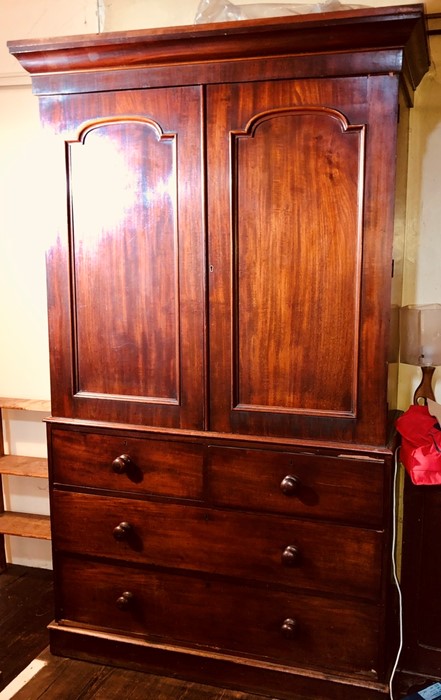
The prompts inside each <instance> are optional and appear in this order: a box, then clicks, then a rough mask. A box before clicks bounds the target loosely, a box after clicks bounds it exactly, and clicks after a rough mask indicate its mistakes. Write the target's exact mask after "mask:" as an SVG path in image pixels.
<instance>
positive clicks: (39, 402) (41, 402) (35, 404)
mask: <svg viewBox="0 0 441 700" xmlns="http://www.w3.org/2000/svg"><path fill="white" fill-rule="evenodd" d="M0 408H9V409H13V410H14V411H42V412H44V413H50V412H51V402H50V401H48V400H46V399H14V398H10V397H6V396H2V397H0Z"/></svg>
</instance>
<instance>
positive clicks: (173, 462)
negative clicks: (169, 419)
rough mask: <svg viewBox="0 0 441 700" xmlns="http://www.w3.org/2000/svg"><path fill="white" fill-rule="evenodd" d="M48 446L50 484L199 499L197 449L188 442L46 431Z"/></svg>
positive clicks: (200, 474) (200, 480)
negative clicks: (48, 437)
mask: <svg viewBox="0 0 441 700" xmlns="http://www.w3.org/2000/svg"><path fill="white" fill-rule="evenodd" d="M49 444H50V455H51V465H52V481H53V483H55V484H57V483H59V484H69V485H73V486H86V487H93V488H97V489H111V490H115V491H131V492H134V493H139V494H157V495H165V496H175V497H177V498H190V499H199V498H201V495H202V483H203V478H202V477H203V460H204V457H203V448H201V447H200V446H199V445H196V444H194V443H180V442H168V441H166V440H154V439H147V438H136V437H130V436H127V435H125V434H124V432H118V433H116V432H112V434H111V435H106V434H102V433H92V432H90V433H89V432H79V431H69V430H61V429H57V428H55V429H54V428H52V430H51V438H50V443H49Z"/></svg>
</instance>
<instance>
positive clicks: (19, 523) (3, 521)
mask: <svg viewBox="0 0 441 700" xmlns="http://www.w3.org/2000/svg"><path fill="white" fill-rule="evenodd" d="M0 533H1V534H4V535H15V536H17V537H32V538H35V539H40V540H50V539H51V529H50V517H49V515H35V514H34V513H14V512H13V511H5V512H4V513H0Z"/></svg>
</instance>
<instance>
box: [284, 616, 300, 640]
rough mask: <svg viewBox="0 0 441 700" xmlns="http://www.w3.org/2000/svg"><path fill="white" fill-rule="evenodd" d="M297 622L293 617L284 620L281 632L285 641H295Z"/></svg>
mask: <svg viewBox="0 0 441 700" xmlns="http://www.w3.org/2000/svg"><path fill="white" fill-rule="evenodd" d="M296 629H297V622H296V621H295V620H293V619H292V617H287V618H286V620H284V622H283V624H282V627H281V628H280V631H281V633H282V635H283V636H284V637H285V639H293V638H294V637H295V634H296Z"/></svg>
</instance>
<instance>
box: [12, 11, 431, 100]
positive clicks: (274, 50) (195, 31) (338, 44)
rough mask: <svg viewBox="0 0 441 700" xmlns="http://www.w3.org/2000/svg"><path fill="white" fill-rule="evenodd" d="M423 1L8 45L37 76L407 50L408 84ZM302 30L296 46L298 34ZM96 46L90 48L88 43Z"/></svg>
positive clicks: (416, 68) (422, 65) (419, 52)
mask: <svg viewBox="0 0 441 700" xmlns="http://www.w3.org/2000/svg"><path fill="white" fill-rule="evenodd" d="M422 11H423V5H417V4H415V5H404V6H396V7H385V8H376V9H372V8H369V9H367V8H366V9H361V10H355V11H354V10H344V11H341V12H339V13H338V14H336V13H321V14H320V15H319V16H318V15H309V16H308V15H297V16H291V17H282V18H279V17H273V18H270V19H260V20H259V19H258V20H251V21H242V22H236V23H231V22H228V23H223V24H222V23H219V24H214V25H213V24H211V25H199V26H194V25H192V26H187V27H173V28H163V29H153V30H149V31H147V32H146V31H144V30H138V31H132V32H124V33H121V34H119V35H115V34H110V35H109V34H104V35H101V36H95V37H94V38H93V39H92V40H91V37H90V35H85V36H82V37H81V36H80V37H77V38H72V37H60V38H58V39H53V38H51V39H37V40H33V41H29V40H22V41H10V42H8V46H9V50H10V52H11V53H12V54H14V55H15V56H16V57H17V58H18V60H19V61H20V62H21V64H22V65H23V66H24V67H25V68H26V70H28V71H29V72H30V73H31V74H34V73H49V72H59V71H63V72H64V71H66V70H70V71H76V70H77V71H80V70H84V69H89V70H90V69H91V68H93V69H94V70H103V69H111V70H115V69H116V68H120V67H121V66H122V65H124V68H126V69H127V68H128V67H132V68H136V69H139V68H142V67H143V66H146V65H147V66H149V67H150V66H155V65H157V64H159V65H163V64H164V63H166V64H171V65H174V64H180V63H188V62H189V61H190V62H192V63H200V62H204V61H207V60H208V61H210V62H211V61H219V60H222V59H228V60H231V59H235V58H236V59H241V58H247V59H249V58H251V57H254V56H257V57H259V58H269V57H271V56H277V55H286V54H290V53H293V52H294V53H299V54H305V53H308V54H314V53H315V52H316V51H317V46H318V45H320V47H321V49H322V51H323V52H326V51H328V52H330V53H336V52H338V51H342V50H344V51H348V50H354V49H355V50H357V51H358V52H363V51H369V50H373V49H382V50H385V49H390V48H401V50H402V51H403V50H405V52H406V58H407V63H408V65H406V66H403V70H405V71H408V72H409V83H410V84H411V85H412V86H413V88H415V87H416V86H417V85H418V82H419V81H420V80H421V78H422V76H423V75H424V73H425V72H426V70H427V64H428V50H427V45H426V42H425V41H424V32H425V25H424V20H423V16H422ZM293 31H294V32H295V33H296V42H295V45H293V43H292V32H293ZM91 45H93V47H94V49H96V51H94V52H93V53H91V51H90V47H91Z"/></svg>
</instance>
